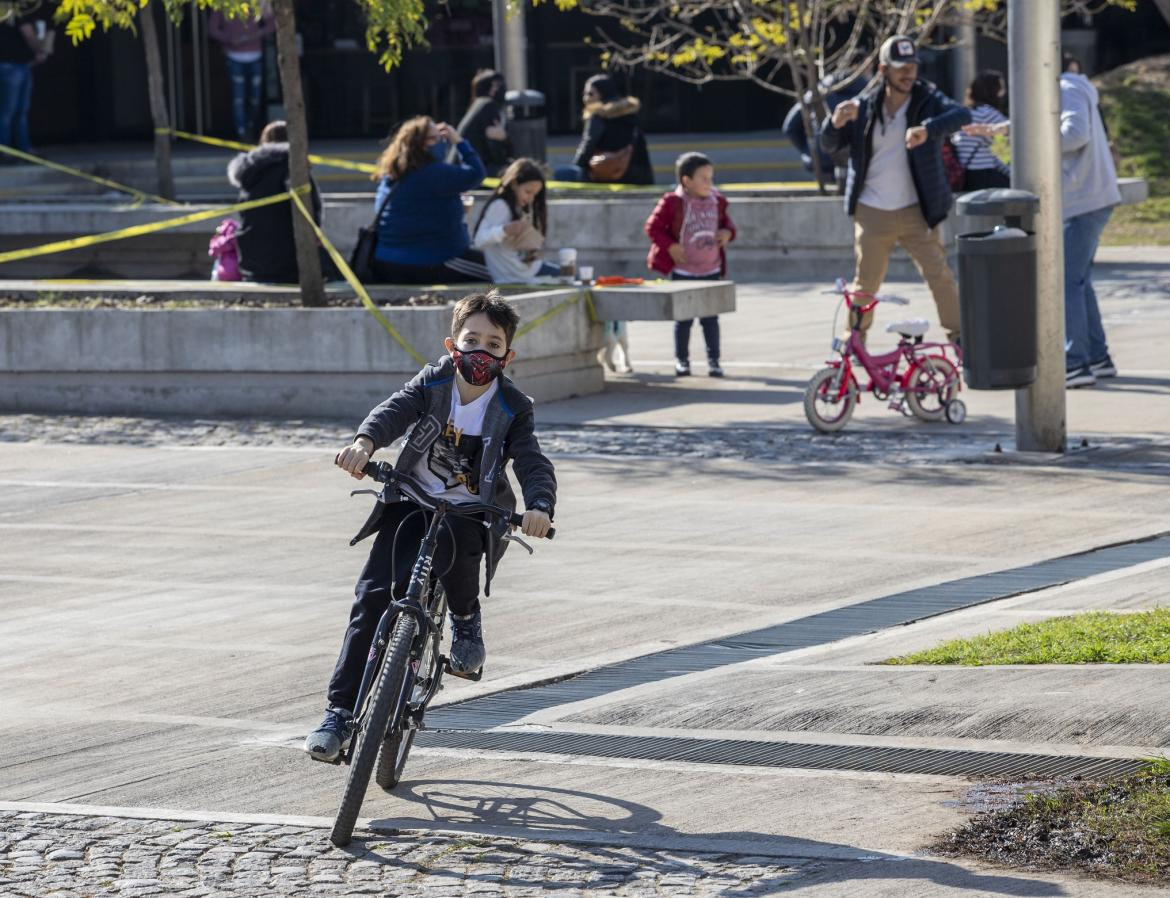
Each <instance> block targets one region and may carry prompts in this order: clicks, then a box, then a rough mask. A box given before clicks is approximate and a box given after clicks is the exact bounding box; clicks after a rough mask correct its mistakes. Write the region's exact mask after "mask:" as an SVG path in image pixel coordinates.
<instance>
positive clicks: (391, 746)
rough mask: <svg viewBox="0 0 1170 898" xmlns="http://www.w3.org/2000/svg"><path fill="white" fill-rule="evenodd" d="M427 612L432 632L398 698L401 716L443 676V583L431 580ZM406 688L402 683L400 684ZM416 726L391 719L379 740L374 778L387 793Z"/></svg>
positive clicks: (399, 777) (422, 702) (396, 779)
mask: <svg viewBox="0 0 1170 898" xmlns="http://www.w3.org/2000/svg"><path fill="white" fill-rule="evenodd" d="M428 607H429V608H430V611H429V612H428V615H427V616H428V617H429V618H430V619H431V623H432V624H433V627H434V629H433V631H432V632H431V633H430V634H429V635H428V636H427V640H426V646H425V647H424V648H423V652H422V657H421V658H419V661H418V668H417V669H416V673H415V678H414V687H413V688H412V689H411V694H410V695H408V696H407V697H406V701H405V702H402V701H401V700H400V701H399V704H400V705H401V706H402V707H403V709H404V716H405V715H407V714H410V713H411V711H413V710H415V709H417V708H419V707H420V706H425V705H426V703H427V702H429V701H430V698H431V696H433V695H434V693H435V692H436V691H437V690H438V686H439V682H438V681H439V680H440V679H441V678H442V676H443V671H442V668H441V666H440V664H439V646H440V644H441V643H442V640H443V621H444V620H445V619H446V616H447V596H446V594H445V593H444V592H443V586H442V584H441V583H439V582H437V581H432V586H431V601H430V602H429V603H428ZM403 686H404V687H405V683H404V684H403ZM417 732H418V730H416V729H413V728H412V729H406V728H405V727H404V726H403V721H402V720H397V721H393V722H392V724H391V726H390V728H389V730H388V731H387V733H386V741H385V742H383V743H382V751H381V753H380V754H379V755H378V769H377V770H375V771H374V781H375V782H376V783H377V784H378V785H379V786H381V787H382V788H383V789H385V790H386V791H387V792H389V791H390V790H391V789H393V788H394V787H395V786H397V785H398V784H399V782H401V781H402V771H403V770H404V769H405V768H406V759H407V757H408V756H409V755H410V749H411V747H412V746H413V745H414V736H415V734H416V733H417Z"/></svg>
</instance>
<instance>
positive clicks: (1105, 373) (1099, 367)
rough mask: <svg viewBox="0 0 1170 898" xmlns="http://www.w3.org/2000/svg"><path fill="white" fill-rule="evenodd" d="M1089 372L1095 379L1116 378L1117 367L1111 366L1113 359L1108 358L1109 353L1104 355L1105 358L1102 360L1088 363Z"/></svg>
mask: <svg viewBox="0 0 1170 898" xmlns="http://www.w3.org/2000/svg"><path fill="white" fill-rule="evenodd" d="M1089 370H1090V371H1092V372H1093V374H1094V376H1096V377H1117V366H1116V365H1114V364H1113V359H1112V358H1110V357H1109V353H1105V358H1103V359H1097V361H1095V362H1089Z"/></svg>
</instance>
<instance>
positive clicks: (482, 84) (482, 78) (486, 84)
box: [471, 69, 504, 100]
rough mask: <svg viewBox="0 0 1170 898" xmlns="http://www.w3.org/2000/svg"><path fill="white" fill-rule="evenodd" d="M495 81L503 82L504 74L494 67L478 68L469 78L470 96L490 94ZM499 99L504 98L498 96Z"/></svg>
mask: <svg viewBox="0 0 1170 898" xmlns="http://www.w3.org/2000/svg"><path fill="white" fill-rule="evenodd" d="M497 82H499V83H500V84H502V83H503V82H504V76H503V75H501V74H500V73H499V72H497V71H496V70H495V69H480V70H479V71H478V72H476V73H475V76H474V77H473V78H472V79H471V96H472V98H475V97H487V96H490V95H491V92H492V89H493V88H494V87H495V85H496V83H497ZM500 99H501V100H503V99H504V98H503V97H500Z"/></svg>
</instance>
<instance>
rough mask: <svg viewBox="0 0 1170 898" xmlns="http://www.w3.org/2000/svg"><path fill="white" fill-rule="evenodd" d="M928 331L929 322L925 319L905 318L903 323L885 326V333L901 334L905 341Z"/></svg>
mask: <svg viewBox="0 0 1170 898" xmlns="http://www.w3.org/2000/svg"><path fill="white" fill-rule="evenodd" d="M928 330H930V322H929V321H927V320H926V319H925V318H907V319H906V320H905V321H895V322H893V323H892V324H887V325H886V333H888V334H901V335H902V336H903V337H905V338H906V339H908V340H909V339H911V338H913V337H921V336H924V335H925V334H926V332H927V331H928Z"/></svg>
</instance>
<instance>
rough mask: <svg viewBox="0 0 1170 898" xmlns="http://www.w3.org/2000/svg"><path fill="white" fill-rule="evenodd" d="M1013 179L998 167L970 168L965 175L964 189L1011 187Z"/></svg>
mask: <svg viewBox="0 0 1170 898" xmlns="http://www.w3.org/2000/svg"><path fill="white" fill-rule="evenodd" d="M1011 186H1012V179H1011V178H1010V177H1009V176H1008V175H1005V174H1004V173H1003V172H1001V171H1000V170H999V169H997V168H969V169H967V172H966V174H964V175H963V190H965V191H971V190H988V189H990V188H992V187H1011Z"/></svg>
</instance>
